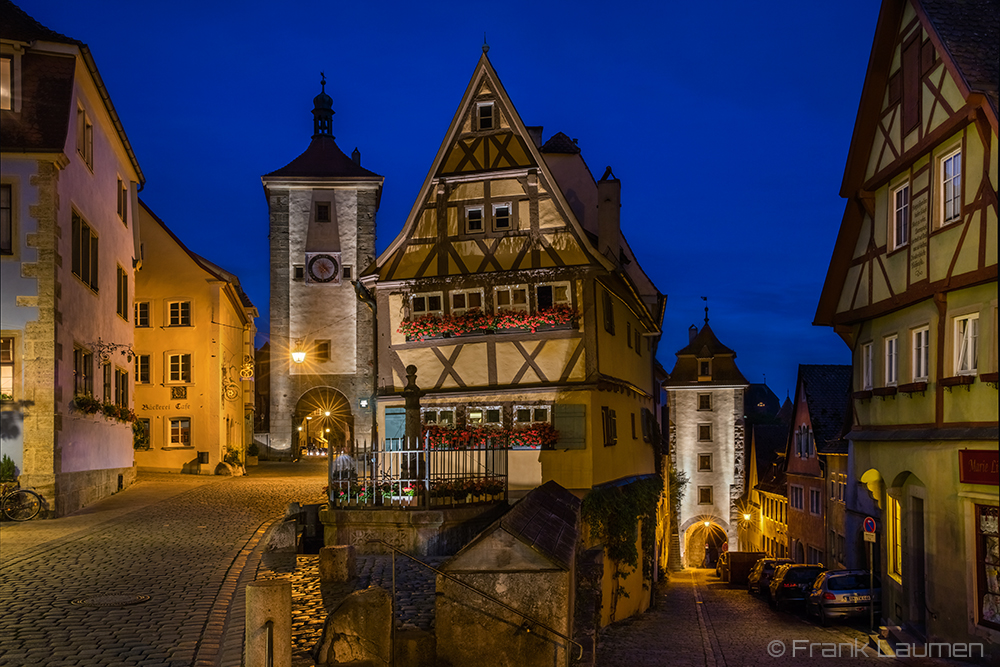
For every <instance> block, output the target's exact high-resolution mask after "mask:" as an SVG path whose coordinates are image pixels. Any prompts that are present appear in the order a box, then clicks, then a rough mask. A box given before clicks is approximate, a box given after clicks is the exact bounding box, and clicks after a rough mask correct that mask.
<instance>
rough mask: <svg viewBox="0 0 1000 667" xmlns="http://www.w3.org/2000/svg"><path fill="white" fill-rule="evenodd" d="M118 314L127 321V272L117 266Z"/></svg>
mask: <svg viewBox="0 0 1000 667" xmlns="http://www.w3.org/2000/svg"><path fill="white" fill-rule="evenodd" d="M117 312H118V316H119V317H121V318H122V319H124V320H125V321H126V322H128V273H126V271H125V269H123V268H122V267H121V266H119V267H118V311H117Z"/></svg>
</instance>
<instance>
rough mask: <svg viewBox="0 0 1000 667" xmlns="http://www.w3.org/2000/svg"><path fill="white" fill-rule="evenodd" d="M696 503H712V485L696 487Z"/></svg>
mask: <svg viewBox="0 0 1000 667" xmlns="http://www.w3.org/2000/svg"><path fill="white" fill-rule="evenodd" d="M698 504H699V505H711V504H712V487H710V486H699V487H698Z"/></svg>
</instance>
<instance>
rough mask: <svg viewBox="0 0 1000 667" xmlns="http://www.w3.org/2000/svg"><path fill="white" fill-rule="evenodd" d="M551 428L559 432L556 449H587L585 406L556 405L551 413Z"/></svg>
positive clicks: (573, 404) (572, 404)
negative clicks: (553, 427)
mask: <svg viewBox="0 0 1000 667" xmlns="http://www.w3.org/2000/svg"><path fill="white" fill-rule="evenodd" d="M552 417H553V421H554V423H553V426H555V428H556V430H557V431H559V442H557V443H556V445H555V448H556V449H586V448H587V421H586V417H587V406H586V405H582V404H575V403H571V404H568V405H567V404H563V403H556V404H555V406H553V411H552Z"/></svg>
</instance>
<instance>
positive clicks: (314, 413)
mask: <svg viewBox="0 0 1000 667" xmlns="http://www.w3.org/2000/svg"><path fill="white" fill-rule="evenodd" d="M353 441H354V415H353V413H352V412H351V404H350V402H349V401H348V400H347V397H345V396H344V395H343V394H342V393H340V392H339V391H337V390H336V389H333V388H332V387H314V388H313V389H310V390H309V391H307V392H306V393H304V394H303V395H302V396H301V398H299V401H298V403H296V404H295V416H294V418H293V420H292V450H293V452H294V453H295V455H296V456H297V457H302V456H323V455H330V454H333V455H336V454H338V453H347V454H353V452H354V442H353Z"/></svg>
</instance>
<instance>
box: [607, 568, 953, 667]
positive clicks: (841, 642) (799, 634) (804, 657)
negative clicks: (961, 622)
mask: <svg viewBox="0 0 1000 667" xmlns="http://www.w3.org/2000/svg"><path fill="white" fill-rule="evenodd" d="M867 641H868V636H867V634H865V632H864V625H863V623H861V624H855V625H837V626H832V627H829V628H823V627H820V626H818V625H816V624H814V623H811V622H809V621H807V620H805V619H803V618H801V616H799V615H797V614H795V613H788V612H777V611H774V610H772V609H771V608H770V607H769V606H768V605H767V603H766V602H764V601H763V600H761V599H759V598H756V597H753V596H751V595H749V594H748V593H747V592H746V589H745V588H730V587H729V585H728V584H725V583H722V582H721V581H719V579H718V578H717V577H715V576H714V571H711V570H692V569H688V570H684V571H682V572H675V573H672V574H671V576H670V581H669V582H667V583H666V584H665V585H664V586H663V587H662V588H661V589H660V590H659V591H658V592H657V600H656V606H655V607H654V608H652V609H650V610H649V611H647V612H646V613H645V614H643V615H641V616H638V617H634V618H632V619H628V620H626V621H623V622H620V623H616V624H613V625H611V626H608V627H607V628H605V629H603V630H602V631H601V633H600V635H599V638H598V647H597V665H598V667H663V666H666V665H669V666H671V667H751V666H754V667H756V666H765V665H766V666H775V665H795V666H798V665H805V666H815V667H821V666H825V667H830V666H831V665H858V667H862V666H863V665H881V666H883V667H886V666H887V665H906V666H907V667H943V666H945V665H947V666H948V667H957V666H958V665H969V664H970V663H968V662H958V661H954V660H938V659H926V658H908V659H906V660H902V659H896V658H891V657H884V656H883V657H879V656H877V655H876V652H875V651H874V650H873V649H870V648H869V649H867V650H864V647H865V646H866V645H867Z"/></svg>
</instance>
